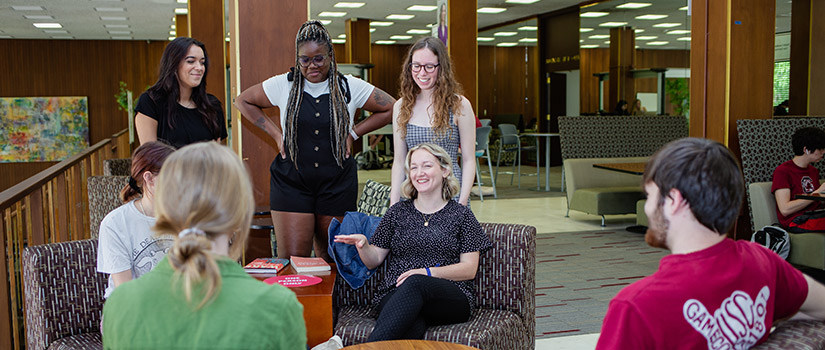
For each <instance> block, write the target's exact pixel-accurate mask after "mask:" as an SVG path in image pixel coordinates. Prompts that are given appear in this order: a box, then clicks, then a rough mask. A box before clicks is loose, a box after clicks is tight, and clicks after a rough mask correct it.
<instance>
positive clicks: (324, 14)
mask: <svg viewBox="0 0 825 350" xmlns="http://www.w3.org/2000/svg"><path fill="white" fill-rule="evenodd" d="M346 15H347V13H346V12H336V11H324V12H321V13H319V14H318V17H344V16H346Z"/></svg>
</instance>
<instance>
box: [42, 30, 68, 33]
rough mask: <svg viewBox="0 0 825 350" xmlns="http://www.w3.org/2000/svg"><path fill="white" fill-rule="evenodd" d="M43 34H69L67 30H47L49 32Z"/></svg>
mask: <svg viewBox="0 0 825 350" xmlns="http://www.w3.org/2000/svg"><path fill="white" fill-rule="evenodd" d="M43 32H45V33H49V34H68V33H69V32H67V31H65V30H55V29H47V30H44V31H43Z"/></svg>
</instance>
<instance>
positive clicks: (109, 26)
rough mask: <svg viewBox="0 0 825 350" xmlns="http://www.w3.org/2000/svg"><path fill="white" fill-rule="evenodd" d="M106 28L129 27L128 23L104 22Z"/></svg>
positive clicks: (173, 27) (173, 26)
mask: <svg viewBox="0 0 825 350" xmlns="http://www.w3.org/2000/svg"><path fill="white" fill-rule="evenodd" d="M104 27H106V28H129V25H128V24H106V25H104ZM172 29H175V25H174V24H173V25H172Z"/></svg>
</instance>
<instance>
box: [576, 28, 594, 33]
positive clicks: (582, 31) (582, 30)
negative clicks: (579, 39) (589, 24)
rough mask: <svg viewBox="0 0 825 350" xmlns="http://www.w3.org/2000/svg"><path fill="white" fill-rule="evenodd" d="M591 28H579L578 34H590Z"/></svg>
mask: <svg viewBox="0 0 825 350" xmlns="http://www.w3.org/2000/svg"><path fill="white" fill-rule="evenodd" d="M592 31H593V28H579V33H587V32H592Z"/></svg>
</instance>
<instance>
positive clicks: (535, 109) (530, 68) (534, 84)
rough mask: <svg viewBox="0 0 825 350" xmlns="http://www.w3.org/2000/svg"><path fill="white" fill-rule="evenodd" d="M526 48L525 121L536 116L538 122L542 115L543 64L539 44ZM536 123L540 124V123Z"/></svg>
mask: <svg viewBox="0 0 825 350" xmlns="http://www.w3.org/2000/svg"><path fill="white" fill-rule="evenodd" d="M525 48H526V55H525V57H526V58H527V62H526V65H525V68H526V71H525V79H526V80H527V84H526V86H525V91H524V115H525V120H524V122H525V123H527V122H528V121H529V120H530V119H531V118H536V122H538V119H539V117H540V115H539V102H540V101H541V99H540V98H539V80H540V79H539V75H540V74H541V73H540V70H539V64H541V63H540V62H539V49H538V46H526V47H525ZM527 116H530V117H529V118H528V117H527ZM536 125H537V126H538V124H536Z"/></svg>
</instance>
